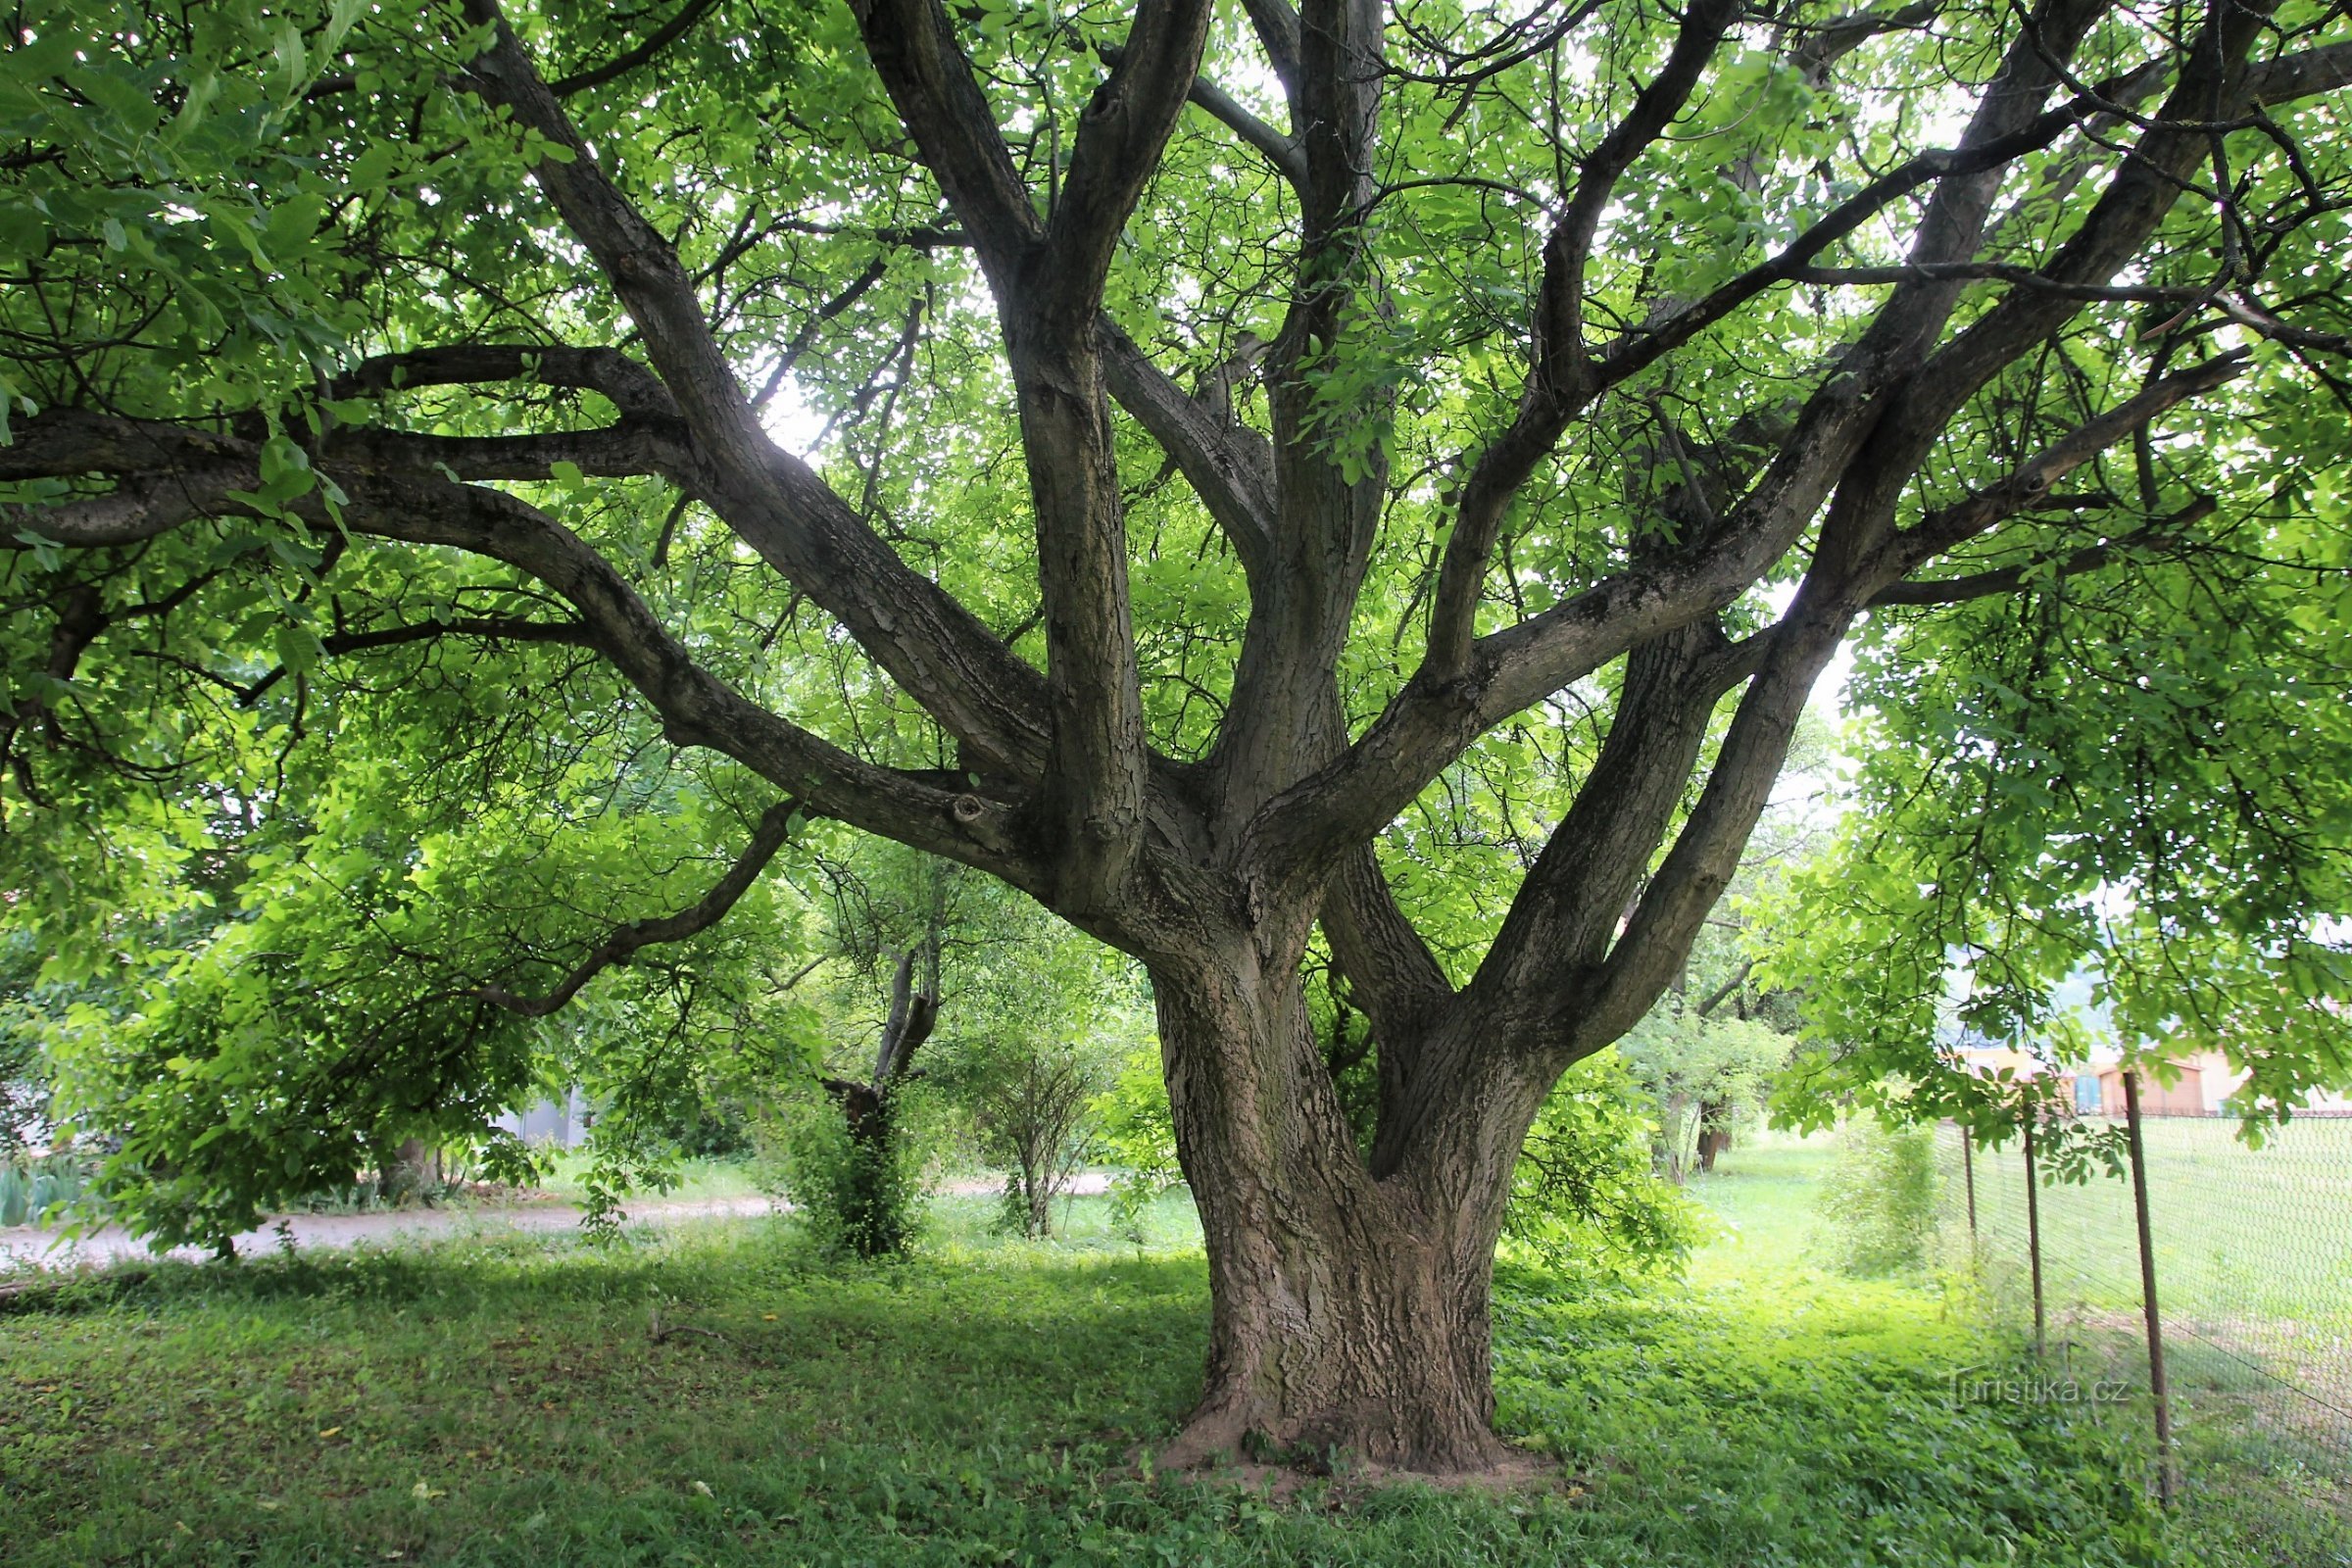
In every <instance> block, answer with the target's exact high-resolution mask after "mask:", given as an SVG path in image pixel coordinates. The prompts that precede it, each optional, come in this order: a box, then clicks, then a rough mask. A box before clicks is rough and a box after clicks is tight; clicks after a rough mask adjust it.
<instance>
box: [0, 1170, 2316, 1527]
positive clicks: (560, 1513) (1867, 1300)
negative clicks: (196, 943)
mask: <svg viewBox="0 0 2352 1568" xmlns="http://www.w3.org/2000/svg"><path fill="white" fill-rule="evenodd" d="M1751 1156H1752V1157H1751ZM1809 1157H1811V1156H1810V1155H1808V1154H1807V1153H1806V1152H1803V1151H1798V1152H1795V1153H1793V1154H1789V1155H1787V1156H1785V1157H1784V1156H1781V1155H1777V1154H1775V1153H1774V1152H1772V1151H1770V1150H1767V1149H1759V1150H1756V1151H1752V1152H1749V1151H1742V1152H1736V1153H1735V1155H1734V1156H1733V1157H1732V1159H1731V1160H1730V1161H1729V1162H1728V1164H1727V1169H1726V1172H1725V1173H1724V1174H1723V1175H1721V1176H1719V1177H1717V1178H1715V1179H1713V1180H1712V1181H1711V1182H1709V1184H1708V1185H1707V1186H1706V1188H1705V1189H1704V1196H1705V1197H1706V1199H1707V1201H1709V1202H1710V1203H1711V1204H1712V1205H1713V1206H1715V1207H1716V1208H1717V1209H1718V1210H1719V1211H1720V1212H1721V1213H1723V1214H1724V1215H1725V1217H1726V1219H1727V1221H1728V1225H1727V1233H1726V1238H1725V1239H1724V1240H1722V1241H1719V1242H1718V1243H1716V1244H1714V1245H1713V1246H1711V1247H1709V1248H1708V1249H1707V1250H1706V1251H1705V1252H1704V1253H1702V1255H1701V1256H1700V1257H1699V1258H1698V1259H1697V1260H1696V1263H1695V1265H1694V1268H1693V1270H1692V1280H1691V1284H1690V1285H1689V1286H1687V1287H1684V1286H1667V1287H1659V1288H1656V1289H1653V1290H1650V1291H1646V1292H1643V1293H1641V1294H1637V1295H1628V1296H1618V1297H1599V1298H1592V1299H1562V1297H1561V1296H1560V1295H1559V1293H1558V1291H1557V1289H1556V1287H1555V1286H1554V1285H1553V1284H1552V1283H1551V1282H1549V1281H1547V1280H1544V1279H1543V1278H1540V1277H1536V1276H1530V1275H1524V1274H1517V1273H1512V1272H1509V1271H1506V1272H1505V1275H1504V1277H1503V1279H1502V1280H1501V1281H1500V1283H1499V1288H1498V1299H1497V1309H1496V1316H1497V1325H1496V1326H1497V1343H1496V1362H1497V1387H1498V1397H1499V1401H1500V1419H1501V1421H1502V1423H1503V1425H1504V1426H1505V1427H1506V1428H1507V1429H1509V1430H1510V1431H1511V1432H1513V1433H1514V1434H1516V1435H1518V1436H1519V1437H1520V1438H1521V1439H1522V1440H1523V1441H1525V1442H1528V1443H1530V1444H1531V1445H1533V1446H1538V1447H1541V1448H1543V1449H1545V1450H1547V1451H1549V1452H1551V1453H1553V1454H1555V1455H1557V1456H1558V1457H1559V1458H1560V1460H1561V1463H1562V1479H1561V1481H1560V1483H1559V1485H1558V1486H1557V1487H1556V1488H1554V1489H1552V1490H1551V1491H1549V1492H1545V1493H1541V1494H1537V1493H1528V1494H1522V1495H1511V1496H1504V1497H1499V1498H1498V1497H1493V1496H1488V1495H1473V1494H1446V1493H1438V1492H1433V1491H1430V1490H1428V1489H1424V1488H1418V1487H1405V1488H1395V1489H1389V1490H1385V1491H1379V1492H1368V1491H1366V1490H1365V1489H1362V1488H1360V1487H1353V1486H1350V1485H1349V1484H1348V1483H1347V1482H1346V1481H1344V1480H1343V1481H1342V1482H1340V1483H1337V1484H1334V1485H1331V1486H1320V1485H1318V1486H1310V1487H1309V1488H1307V1489H1306V1490H1304V1491H1302V1492H1300V1493H1299V1494H1297V1495H1293V1496H1291V1497H1289V1498H1287V1499H1285V1500H1282V1501H1276V1500H1273V1499H1272V1498H1270V1497H1269V1496H1267V1495H1262V1494H1260V1493H1256V1492H1251V1491H1250V1490H1247V1489H1244V1488H1241V1487H1238V1486H1206V1487H1203V1486H1196V1485H1190V1484H1183V1483H1171V1482H1168V1481H1165V1480H1162V1479H1156V1478H1153V1477H1151V1476H1150V1475H1149V1474H1139V1473H1138V1472H1137V1471H1136V1470H1135V1469H1134V1468H1133V1466H1132V1464H1131V1462H1130V1460H1129V1457H1128V1456H1129V1454H1130V1451H1131V1449H1133V1447H1134V1446H1135V1445H1137V1444H1139V1443H1141V1444H1147V1445H1148V1444H1151V1443H1152V1442H1155V1441H1158V1440H1160V1439H1163V1438H1164V1437H1165V1436H1167V1435H1168V1433H1169V1432H1170V1431H1171V1430H1172V1427H1173V1425H1174V1423H1175V1422H1176V1420H1177V1419H1178V1418H1179V1417H1180V1416H1181V1414H1182V1412H1183V1410H1184V1409H1185V1406H1186V1404H1187V1403H1188V1401H1189V1400H1190V1399H1191V1397H1193V1396H1194V1394H1195V1392H1196V1390H1197V1387H1198V1380H1199V1372H1200V1358H1201V1349H1202V1341H1203V1328H1204V1323H1205V1313H1206V1284H1205V1276H1204V1270H1203V1268H1202V1265H1201V1260H1200V1257H1199V1253H1198V1250H1197V1232H1196V1231H1195V1230H1194V1229H1193V1228H1192V1226H1191V1223H1190V1218H1189V1214H1188V1212H1187V1211H1186V1210H1185V1209H1184V1208H1183V1207H1182V1205H1181V1204H1180V1203H1175V1202H1172V1203H1170V1204H1168V1205H1167V1206H1165V1207H1164V1208H1163V1209H1162V1211H1161V1212H1160V1213H1159V1214H1157V1215H1156V1216H1155V1217H1154V1220H1153V1224H1152V1229H1151V1231H1150V1232H1149V1233H1148V1235H1147V1241H1146V1244H1145V1245H1141V1246H1139V1245H1137V1244H1136V1243H1134V1242H1133V1241H1131V1240H1129V1239H1127V1238H1124V1237H1120V1236H1116V1235H1114V1234H1112V1233H1111V1231H1110V1229H1109V1227H1108V1226H1107V1224H1106V1223H1105V1220H1104V1217H1103V1209H1102V1204H1101V1202H1100V1201H1096V1200H1080V1201H1077V1202H1076V1203H1075V1204H1074V1205H1073V1207H1072V1209H1071V1211H1070V1219H1071V1224H1070V1236H1069V1238H1068V1239H1067V1240H1065V1241H1061V1242H1056V1243H1052V1244H1021V1243H1012V1242H1003V1241H998V1240H994V1239H992V1238H990V1237H988V1236H987V1234H986V1233H985V1232H984V1231H983V1230H982V1229H981V1226H982V1225H983V1223H984V1221H985V1218H986V1216H987V1214H988V1212H989V1209H990V1206H991V1205H990V1201H988V1200H985V1199H966V1200H956V1201H946V1202H943V1203H942V1204H941V1205H940V1210H939V1218H938V1224H937V1227H936V1229H937V1232H938V1234H937V1235H936V1236H935V1238H934V1240H933V1242H932V1244H931V1246H930V1247H929V1248H928V1249H927V1250H926V1252H925V1255H924V1256H923V1257H921V1258H920V1259H918V1260H916V1261H914V1262H910V1263H906V1264H900V1265H892V1266H885V1267H876V1268H865V1269H858V1268H834V1267H827V1266H822V1265H819V1264H818V1263H817V1262H815V1261H814V1260H812V1259H811V1258H809V1256H808V1255H807V1254H806V1253H805V1252H804V1251H802V1250H800V1249H799V1248H798V1247H797V1245H796V1244H795V1243H794V1241H793V1240H792V1238H791V1235H790V1232H789V1229H788V1228H787V1227H785V1226H783V1225H781V1224H778V1223H776V1222H772V1221H739V1222H732V1223H725V1224H716V1223H713V1224H710V1225H705V1226H699V1227H688V1228H680V1229H675V1230H671V1231H668V1232H665V1233H662V1235H660V1236H658V1237H651V1236H649V1237H646V1238H642V1239H639V1240H637V1241H635V1242H633V1243H631V1244H629V1245H626V1246H623V1247H620V1248H617V1249H613V1250H605V1251H596V1250H589V1249H587V1248H585V1247H582V1246H580V1245H578V1244H576V1243H573V1242H571V1241H569V1240H566V1239H549V1238H543V1237H517V1238H513V1239H509V1240H502V1241H495V1242H483V1241H473V1242H467V1243H462V1244H460V1243H451V1244H445V1245H440V1246H433V1247H425V1248H417V1249H411V1250H404V1251H400V1252H354V1253H340V1254H338V1253H319V1254H316V1255H311V1256H299V1257H294V1258H270V1259H265V1260H259V1261H255V1262H249V1263H245V1264H241V1265H238V1266H235V1267H232V1268H209V1267H208V1268H197V1267H173V1268H166V1269H162V1270H159V1271H157V1272H156V1273H154V1274H153V1275H151V1276H150V1277H149V1278H148V1279H147V1280H146V1281H144V1282H143V1283H140V1284H137V1285H134V1286H130V1287H128V1288H120V1289H109V1288H105V1287H102V1286H84V1287H80V1288H79V1289H78V1293H77V1294H75V1295H72V1296H69V1297H68V1298H66V1299H63V1300H54V1299H53V1300H51V1301H49V1302H48V1303H46V1304H44V1305H42V1306H39V1307H37V1308H35V1309H30V1310H26V1309H20V1310H17V1311H14V1312H12V1313H9V1314H8V1315H5V1316H0V1562H6V1563H8V1564H10V1565H11V1568H19V1565H22V1568H36V1565H48V1564H66V1563H73V1564H79V1563H100V1562H125V1563H128V1562H159V1563H160V1562H173V1563H347V1564H357V1563H377V1564H380V1563H386V1562H404V1563H417V1562H432V1563H443V1562H446V1563H484V1564H490V1563H513V1564H526V1563H527V1564H534V1565H537V1564H551V1565H552V1564H583V1565H585V1564H596V1565H606V1564H622V1563H663V1564H670V1563H675V1564H686V1563H701V1564H717V1563H761V1564H795V1563H811V1564H813V1563H877V1564H881V1563H888V1564H898V1563H921V1564H929V1563H939V1564H948V1563H971V1564H999V1563H1003V1564H1033V1563H1035V1564H1045V1563H1094V1562H1123V1563H1137V1564H1161V1563H1168V1564H1192V1563H1201V1564H1212V1563H1213V1564H1224V1563H1262V1564H1269V1565H1271V1564H1283V1565H1288V1564H1300V1563H1333V1564H1340V1563H1364V1564H1397V1565H1402V1564H1414V1565H1418V1564H1423V1563H1431V1564H1435V1563H1464V1564H1477V1563H1525V1564H1554V1563H1560V1564H1570V1563H1573V1564H1578V1565H1586V1564H1593V1565H1603V1564H1620V1563H1622V1564H1629V1565H1630V1564H1643V1565H1647V1564H1692V1565H1698V1564H1704V1565H1707V1568H1730V1565H1743V1564H1754V1565H1765V1564H1773V1565H1789V1568H1836V1565H1842V1564H1887V1565H1897V1564H1900V1565H1914V1564H1919V1565H1925V1564H1937V1565H1943V1564H1955V1565H1956V1564H1980V1563H1981V1564H1996V1563H1997V1564H2012V1563H2023V1564H2053V1565H2056V1564H2067V1565H2073V1564H2084V1565H2089V1564H2121V1563H2130V1564H2150V1565H2154V1564H2181V1565H2190V1564H2196V1565H2204V1564H2213V1565H2217V1568H2239V1565H2244V1568H2253V1565H2256V1564H2262V1565H2273V1564H2276V1565H2282V1568H2286V1565H2291V1568H2324V1565H2332V1564H2342V1563H2344V1562H2346V1561H2352V1558H2348V1557H2347V1556H2346V1546H2345V1544H2344V1541H2343V1539H2342V1537H2341V1534H2340V1531H2339V1530H2338V1528H2337V1527H2334V1526H2329V1525H2327V1522H2326V1521H2324V1520H2322V1519H2320V1518H2318V1517H2317V1516H2316V1515H2315V1516H2312V1517H2311V1518H2309V1519H2305V1518H2303V1517H2302V1516H2299V1515H2297V1514H2295V1513H2292V1512H2288V1511H2281V1510H2277V1509H2273V1510H2271V1511H2268V1512H2265V1511H2262V1510H2260V1509H2258V1508H2254V1507H2251V1506H2248V1507H2245V1508H2243V1509H2233V1508H2223V1507H2219V1506H2217V1507H2214V1508H2208V1509H2203V1510H2197V1509H2192V1510H2189V1511H2187V1512H2184V1513H2183V1514H2182V1515H2180V1516H2179V1517H2175V1518H2170V1519H2168V1518H2165V1517H2162V1516H2160V1515H2159V1513H2158V1512H2157V1510H2156V1509H2155V1508H2154V1507H2153V1506H2152V1505H2151V1504H2149V1503H2148V1502H2147V1501H2146V1500H2145V1498H2144V1497H2143V1495H2142V1494H2141V1490H2140V1487H2139V1484H2138V1477H2139V1475H2140V1474H2141V1453H2140V1450H2139V1448H2138V1446H2137V1444H2138V1441H2139V1440H2138V1436H2137V1432H2136V1429H2135V1428H2132V1427H2130V1426H2128V1425H2125V1424H2119V1423H2116V1422H2113V1421H2111V1420H2106V1419H2103V1418H2101V1417H2098V1416H2096V1415H2094V1414H2091V1413H2085V1412H2081V1411H2069V1410H2066V1409H2062V1408H2056V1407H2050V1406H2027V1405H2007V1406H1996V1405H1985V1404H1962V1405H1959V1406H1957V1407H1955V1406H1954V1405H1953V1403H1952V1402H1951V1401H1950V1400H1949V1399H1948V1398H1947V1397H1946V1392H1947V1379H1948V1374H1949V1373H1950V1371H1951V1369H1952V1368H1953V1367H1954V1366H1955V1365H1957V1364H1959V1363H1962V1362H1971V1361H1976V1360H1981V1359H1982V1358H1983V1351H1982V1348H1981V1346H1980V1345H1979V1343H1978V1342H1977V1341H1976V1340H1974V1339H1973V1338H1972V1335H1971V1332H1970V1331H1969V1330H1968V1329H1966V1328H1965V1327H1964V1326H1962V1325H1961V1324H1959V1323H1957V1322H1955V1321H1953V1320H1952V1319H1951V1318H1949V1317H1948V1316H1947V1314H1946V1310H1945V1306H1944V1303H1943V1300H1942V1298H1941V1297H1940V1296H1938V1295H1937V1294H1936V1293H1935V1292H1932V1291H1929V1290H1925V1289H1921V1288H1907V1287H1900V1286H1892V1285H1860V1284H1855V1283H1852V1282H1846V1281H1838V1280H1834V1279H1830V1278H1828V1277H1825V1276H1822V1275H1819V1274H1817V1273H1814V1272H1813V1271H1811V1270H1809V1269H1808V1268H1806V1267H1805V1266H1804V1265H1803V1264H1802V1262H1801V1261H1792V1260H1791V1255H1790V1250H1789V1247H1788V1246H1787V1245H1785V1244H1786V1243H1787V1242H1788V1241H1789V1240H1790V1239H1791V1238H1793V1237H1796V1236H1798V1235H1801V1232H1802V1228H1803V1226H1804V1225H1805V1223H1806V1218H1807V1217H1806V1213H1805V1208H1804V1201H1803V1188H1804V1186H1805V1185H1806V1183H1805V1180H1804V1172H1803V1168H1802V1167H1803V1164H1804V1161H1805V1159H1807V1158H1809ZM657 1314H658V1315H659V1320H660V1322H661V1324H662V1329H663V1333H662V1337H661V1338H659V1339H657V1338H656V1337H655V1335H654V1334H653V1333H652V1332H651V1330H652V1328H653V1325H654V1322H655V1319H656V1316H657Z"/></svg>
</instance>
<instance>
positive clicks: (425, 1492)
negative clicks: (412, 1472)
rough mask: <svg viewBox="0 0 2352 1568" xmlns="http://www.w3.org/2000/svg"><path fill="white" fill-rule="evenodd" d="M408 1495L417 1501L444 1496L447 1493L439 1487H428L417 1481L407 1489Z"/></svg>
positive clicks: (426, 1500)
mask: <svg viewBox="0 0 2352 1568" xmlns="http://www.w3.org/2000/svg"><path fill="white" fill-rule="evenodd" d="M409 1495H410V1496H412V1497H415V1498H416V1499H417V1501H418V1502H430V1501H432V1500H433V1499H434V1498H435V1497H446V1496H448V1495H449V1494H448V1493H447V1492H445V1491H443V1490H442V1489H441V1488H439V1487H428V1486H426V1485H425V1484H424V1483H423V1482H421V1481H419V1482H417V1484H416V1485H415V1486H413V1487H411V1488H410V1489H409Z"/></svg>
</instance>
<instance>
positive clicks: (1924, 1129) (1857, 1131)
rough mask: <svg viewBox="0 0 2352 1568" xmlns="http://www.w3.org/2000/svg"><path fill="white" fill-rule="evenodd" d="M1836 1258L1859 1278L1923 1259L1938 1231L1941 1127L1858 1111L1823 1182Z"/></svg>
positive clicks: (1830, 1251)
mask: <svg viewBox="0 0 2352 1568" xmlns="http://www.w3.org/2000/svg"><path fill="white" fill-rule="evenodd" d="M1819 1201H1820V1206H1821V1212H1822V1217H1823V1219H1824V1220H1825V1221H1826V1223H1827V1227H1828V1234H1827V1238H1826V1246H1825V1249H1824V1250H1825V1251H1826V1253H1827V1255H1828V1258H1829V1261H1830V1265H1831V1266H1832V1267H1833V1268H1836V1269H1837V1270H1838V1272H1840V1273H1843V1274H1850V1275H1854V1276H1856V1277H1858V1278H1875V1277H1878V1276H1881V1275H1887V1274H1897V1273H1903V1272H1905V1271H1908V1270H1913V1269H1917V1268H1921V1267H1923V1266H1924V1265H1925V1264H1926V1263H1927V1260H1928V1250H1929V1246H1930V1244H1931V1242H1932V1241H1933V1240H1934V1238H1935V1234H1936V1130H1935V1129H1934V1128H1933V1127H1929V1126H1924V1125H1921V1126H1904V1127H1888V1126H1887V1125H1886V1124H1885V1123H1883V1122H1881V1121H1880V1120H1879V1119H1878V1118H1877V1117H1875V1116H1856V1117H1853V1118H1852V1119H1850V1120H1848V1121H1847V1122H1846V1123H1845V1124H1844V1125H1843V1126H1842V1127H1840V1128H1839V1129H1838V1159H1837V1162H1836V1163H1835V1164H1834V1165H1833V1166H1832V1167H1831V1168H1830V1174H1829V1177H1828V1179H1827V1180H1826V1181H1824V1182H1823V1183H1822V1189H1821V1197H1820V1200H1819Z"/></svg>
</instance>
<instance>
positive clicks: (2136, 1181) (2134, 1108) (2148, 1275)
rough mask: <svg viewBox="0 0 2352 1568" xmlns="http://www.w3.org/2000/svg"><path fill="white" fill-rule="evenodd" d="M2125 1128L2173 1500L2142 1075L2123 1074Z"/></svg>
mask: <svg viewBox="0 0 2352 1568" xmlns="http://www.w3.org/2000/svg"><path fill="white" fill-rule="evenodd" d="M2124 1128H2125V1131H2126V1134H2127V1136H2128V1137H2129V1140H2130V1145H2131V1213H2132V1218H2133V1220H2134V1221H2135V1222H2136V1223H2137V1225H2138V1227H2139V1298H2140V1302H2141V1305H2142V1308H2143V1310H2144V1312H2145V1315H2146V1318H2147V1325H2148V1395H2149V1397H2150V1398H2151V1399H2152V1400H2153V1401H2154V1402H2155V1405H2156V1495H2157V1496H2159V1497H2161V1498H2162V1499H2164V1501H2165V1503H2166V1504H2167V1505H2168V1506H2169V1505H2170V1504H2171V1502H2172V1500H2173V1494H2174V1491H2175V1482H2174V1479H2173V1399H2172V1393H2171V1391H2170V1390H2169V1389H2168V1388H2167V1387H2166V1385H2165V1378H2164V1323H2163V1320H2162V1318H2161V1317H2160V1316H2159V1315H2158V1313H2157V1311H2156V1248H2155V1243H2154V1241H2153V1240H2152V1238H2151V1235H2150V1230H2149V1225H2148V1163H2147V1154H2146V1152H2144V1151H2143V1150H2142V1149H2141V1147H2140V1139H2139V1074H2138V1073H2137V1072H2136V1071H2134V1070H2132V1069H2131V1068H2126V1069H2125V1070H2124Z"/></svg>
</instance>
